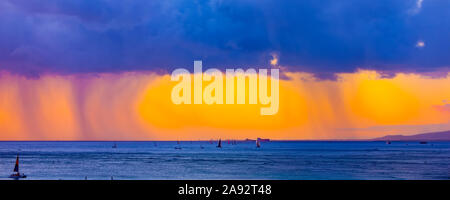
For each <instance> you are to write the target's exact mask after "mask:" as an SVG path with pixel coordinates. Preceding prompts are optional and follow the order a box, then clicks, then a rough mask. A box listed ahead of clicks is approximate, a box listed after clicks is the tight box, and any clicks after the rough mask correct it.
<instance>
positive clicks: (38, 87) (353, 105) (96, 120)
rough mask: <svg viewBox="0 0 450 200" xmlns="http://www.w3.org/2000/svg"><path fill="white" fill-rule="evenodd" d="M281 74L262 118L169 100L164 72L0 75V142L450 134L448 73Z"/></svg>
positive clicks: (243, 110) (252, 110)
mask: <svg viewBox="0 0 450 200" xmlns="http://www.w3.org/2000/svg"><path fill="white" fill-rule="evenodd" d="M285 76H287V77H289V79H283V80H280V103H279V105H280V106H279V111H278V113H277V114H276V115H273V116H261V115H260V108H261V107H263V105H248V104H246V105H226V104H224V105H205V104H202V105H194V104H192V105H175V104H173V103H172V101H171V99H170V97H171V96H170V95H171V90H172V87H173V86H174V85H175V84H177V83H176V82H171V81H170V76H169V75H157V74H154V73H150V72H148V73H137V72H136V73H132V72H130V73H120V74H96V75H70V76H63V75H43V76H41V77H40V78H38V79H27V78H24V77H21V76H17V75H11V74H9V73H7V72H2V73H0V140H197V139H205V140H209V139H217V138H222V139H228V138H233V139H245V138H256V137H263V138H271V139H361V138H372V137H378V136H383V135H385V134H415V133H421V132H428V131H440V130H450V123H449V122H450V105H449V104H450V76H447V77H444V78H429V77H424V76H420V75H416V74H397V75H396V76H395V77H394V78H381V76H380V75H379V74H378V73H377V72H374V71H358V72H356V73H348V74H338V79H337V80H336V81H329V80H328V81H324V80H316V79H314V78H313V76H312V75H311V74H307V73H286V74H285ZM205 84H207V83H206V82H205V83H204V85H205Z"/></svg>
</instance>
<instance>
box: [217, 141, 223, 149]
mask: <svg viewBox="0 0 450 200" xmlns="http://www.w3.org/2000/svg"><path fill="white" fill-rule="evenodd" d="M217 148H222V140H221V139H219V143H218V144H217Z"/></svg>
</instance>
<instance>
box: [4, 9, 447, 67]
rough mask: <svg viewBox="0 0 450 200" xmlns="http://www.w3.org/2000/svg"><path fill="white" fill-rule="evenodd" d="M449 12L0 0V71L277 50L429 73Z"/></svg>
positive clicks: (286, 56)
mask: <svg viewBox="0 0 450 200" xmlns="http://www.w3.org/2000/svg"><path fill="white" fill-rule="evenodd" d="M449 10H450V1H448V0H433V1H428V0H424V1H422V2H421V3H420V5H419V4H418V0H377V1H372V0H341V1H336V0H303V1H275V0H273V1H268V0H227V1H222V0H214V1H194V0H171V1H162V0H161V1H148V0H134V1H106V0H80V1H66V0H46V1H41V0H3V1H1V2H0V69H4V70H9V71H11V72H14V73H20V74H25V75H38V74H39V73H42V72H52V73H83V72H115V71H128V70H161V69H166V70H171V69H173V68H175V67H191V66H192V63H193V60H194V59H202V60H203V61H204V65H205V67H267V65H268V64H269V60H270V58H271V54H272V53H276V54H278V55H279V64H280V65H283V66H286V67H288V69H290V70H293V71H307V72H314V73H316V74H319V75H324V76H327V75H329V74H333V73H335V72H351V71H354V70H355V69H357V68H368V69H377V70H383V71H401V70H408V71H420V72H422V71H433V70H436V69H438V68H441V67H450V56H448V54H449V52H450V34H449V33H450V12H448V11H449ZM418 41H423V42H424V44H425V46H423V47H417V46H416V44H417V42H418Z"/></svg>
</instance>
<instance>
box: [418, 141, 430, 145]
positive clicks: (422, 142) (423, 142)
mask: <svg viewBox="0 0 450 200" xmlns="http://www.w3.org/2000/svg"><path fill="white" fill-rule="evenodd" d="M419 144H428V142H425V141H420V142H419Z"/></svg>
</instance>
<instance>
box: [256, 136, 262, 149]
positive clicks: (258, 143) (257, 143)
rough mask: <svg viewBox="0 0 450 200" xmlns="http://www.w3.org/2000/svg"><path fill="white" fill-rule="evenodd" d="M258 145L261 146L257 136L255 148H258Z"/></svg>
mask: <svg viewBox="0 0 450 200" xmlns="http://www.w3.org/2000/svg"><path fill="white" fill-rule="evenodd" d="M260 147H261V144H260V142H259V138H258V139H256V148H260Z"/></svg>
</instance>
